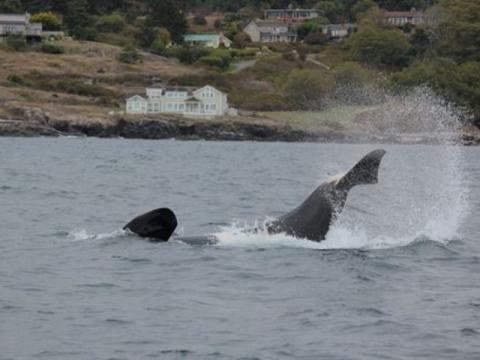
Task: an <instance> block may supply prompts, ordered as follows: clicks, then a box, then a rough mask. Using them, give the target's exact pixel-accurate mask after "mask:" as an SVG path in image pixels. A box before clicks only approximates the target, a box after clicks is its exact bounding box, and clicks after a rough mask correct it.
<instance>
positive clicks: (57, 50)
mask: <svg viewBox="0 0 480 360" xmlns="http://www.w3.org/2000/svg"><path fill="white" fill-rule="evenodd" d="M40 50H41V51H42V52H44V53H46V54H63V53H64V52H65V49H64V47H63V46H62V45H58V44H54V43H51V42H43V43H42V45H40Z"/></svg>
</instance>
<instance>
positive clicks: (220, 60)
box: [200, 55, 230, 70]
mask: <svg viewBox="0 0 480 360" xmlns="http://www.w3.org/2000/svg"><path fill="white" fill-rule="evenodd" d="M200 62H202V63H204V64H207V65H210V66H214V67H217V68H219V69H221V70H226V69H228V67H229V66H230V57H226V56H225V57H220V56H214V55H211V56H203V57H201V58H200Z"/></svg>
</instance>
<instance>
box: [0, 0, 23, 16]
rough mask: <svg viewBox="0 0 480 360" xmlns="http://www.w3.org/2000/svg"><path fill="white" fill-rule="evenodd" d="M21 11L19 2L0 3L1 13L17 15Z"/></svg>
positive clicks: (5, 1) (13, 0) (7, 1)
mask: <svg viewBox="0 0 480 360" xmlns="http://www.w3.org/2000/svg"><path fill="white" fill-rule="evenodd" d="M21 11H22V4H21V3H20V0H4V1H2V2H0V12H2V13H7V14H9V13H19V12H21Z"/></svg>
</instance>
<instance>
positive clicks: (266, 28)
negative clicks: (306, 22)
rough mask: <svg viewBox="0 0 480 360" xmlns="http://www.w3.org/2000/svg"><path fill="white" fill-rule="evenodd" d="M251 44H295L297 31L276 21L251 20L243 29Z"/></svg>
mask: <svg viewBox="0 0 480 360" xmlns="http://www.w3.org/2000/svg"><path fill="white" fill-rule="evenodd" d="M243 31H244V32H246V33H247V34H248V35H249V36H250V38H251V39H252V41H253V42H262V43H276V42H289V43H290V42H296V41H297V30H296V28H295V27H294V26H292V25H291V24H288V23H286V22H284V21H278V20H252V21H250V23H248V25H247V26H246V27H245V28H244V29H243Z"/></svg>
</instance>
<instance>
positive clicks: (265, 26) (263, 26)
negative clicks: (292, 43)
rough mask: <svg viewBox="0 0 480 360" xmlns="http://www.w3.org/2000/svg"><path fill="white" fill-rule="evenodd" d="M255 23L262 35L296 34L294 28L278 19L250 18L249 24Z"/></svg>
mask: <svg viewBox="0 0 480 360" xmlns="http://www.w3.org/2000/svg"><path fill="white" fill-rule="evenodd" d="M252 23H253V24H255V26H256V27H257V28H258V30H259V31H260V32H261V33H262V34H263V35H296V31H295V30H294V29H295V28H294V27H292V26H290V25H289V24H287V23H285V22H284V21H279V20H252V22H251V24H252ZM277 27H278V28H280V29H282V30H283V29H285V30H284V31H278V30H280V29H276V31H275V30H274V28H277Z"/></svg>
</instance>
